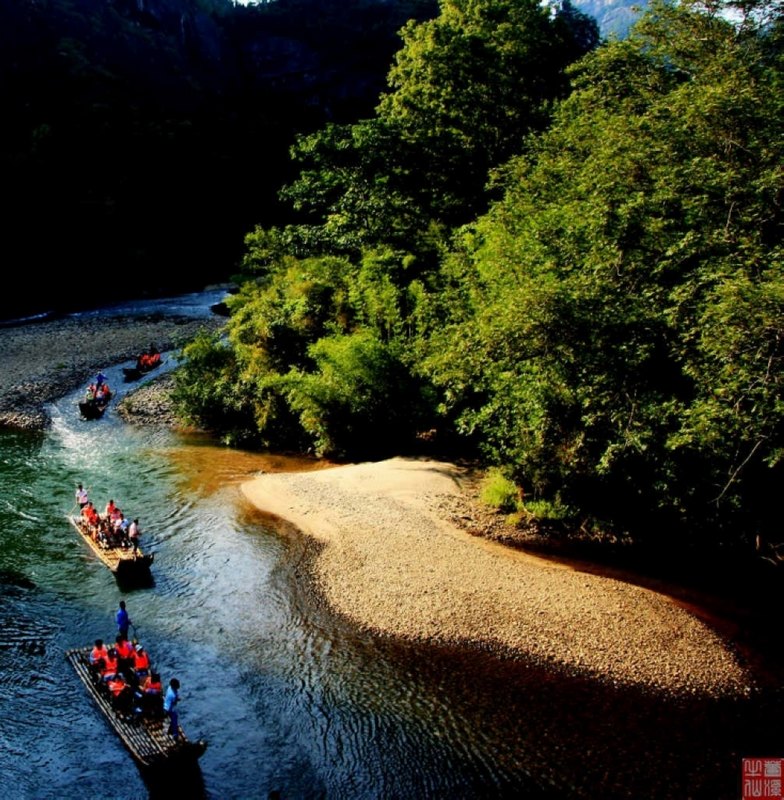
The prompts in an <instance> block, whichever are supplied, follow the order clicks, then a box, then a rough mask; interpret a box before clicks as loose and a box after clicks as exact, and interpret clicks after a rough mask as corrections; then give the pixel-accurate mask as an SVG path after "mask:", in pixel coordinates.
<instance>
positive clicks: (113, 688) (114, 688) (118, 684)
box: [107, 678, 127, 697]
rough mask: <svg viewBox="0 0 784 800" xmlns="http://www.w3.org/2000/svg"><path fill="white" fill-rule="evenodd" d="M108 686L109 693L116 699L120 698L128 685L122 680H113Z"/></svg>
mask: <svg viewBox="0 0 784 800" xmlns="http://www.w3.org/2000/svg"><path fill="white" fill-rule="evenodd" d="M107 685H108V686H109V691H110V692H111V693H112V694H113V695H114V696H115V697H119V696H120V693H121V692H122V690H123V689H124V688H125V687H126V685H127V684H126V683H125V681H124V680H121V679H120V678H112V679H111V680H110V681H109V683H108V684H107Z"/></svg>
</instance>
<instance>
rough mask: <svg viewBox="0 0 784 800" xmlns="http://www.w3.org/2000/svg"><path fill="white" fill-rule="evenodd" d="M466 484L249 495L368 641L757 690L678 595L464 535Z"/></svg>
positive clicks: (448, 476) (691, 685)
mask: <svg viewBox="0 0 784 800" xmlns="http://www.w3.org/2000/svg"><path fill="white" fill-rule="evenodd" d="M466 480H467V473H466V472H465V471H464V470H462V469H460V468H458V467H457V466H455V465H454V464H450V463H442V462H438V461H429V460H408V459H402V458H394V459H390V460H387V461H383V462H380V463H368V464H356V465H348V466H339V467H333V468H328V469H325V470H320V471H315V472H307V473H286V474H281V473H277V474H264V475H260V476H259V477H257V478H255V479H254V480H253V481H250V482H248V483H246V484H244V485H243V491H244V493H245V494H246V496H247V497H248V498H249V500H250V501H251V502H252V503H253V504H254V505H255V506H257V507H258V508H259V509H262V510H264V511H266V512H269V513H270V514H272V515H275V516H277V517H280V518H282V519H285V520H288V521H289V522H291V523H294V525H295V526H296V527H297V528H299V529H300V530H301V531H302V532H304V533H305V534H306V535H307V536H309V537H311V540H312V542H313V543H314V544H315V545H316V546H315V547H314V548H313V559H312V569H313V574H314V580H315V582H316V584H317V586H318V589H319V591H320V592H321V593H322V594H323V597H324V598H325V600H326V602H327V603H328V604H329V605H330V607H331V608H332V609H333V610H334V611H336V612H337V613H339V614H342V615H344V616H345V617H347V618H349V619H350V620H352V621H353V622H354V623H355V624H356V625H358V626H360V627H362V628H366V629H370V630H374V631H376V632H379V633H382V634H386V635H390V636H395V637H403V638H405V639H410V640H419V641H430V642H438V643H445V644H455V645H467V646H471V647H480V648H483V649H485V650H488V649H489V650H493V651H496V652H499V653H502V654H504V655H506V656H512V657H518V658H524V659H529V660H532V661H534V662H536V663H538V664H545V665H547V666H548V667H549V668H551V669H553V670H556V671H559V670H562V671H566V672H568V673H571V674H588V675H591V676H595V677H596V678H597V679H601V680H608V681H610V682H613V683H616V684H628V685H636V686H641V687H645V688H649V689H650V690H653V691H657V692H662V691H664V692H667V693H676V694H677V693H684V692H685V693H689V694H695V693H696V694H707V695H711V696H720V695H727V694H745V693H747V692H748V691H749V690H750V689H751V688H752V686H753V678H752V676H751V675H750V674H749V673H748V672H747V671H746V669H744V667H743V666H742V665H741V664H740V663H739V661H738V659H737V658H736V656H735V655H734V653H733V652H732V649H731V648H730V647H729V645H728V644H727V643H726V642H725V641H724V640H723V639H722V638H721V637H720V636H719V635H718V634H717V633H716V632H715V631H713V630H712V629H711V628H709V627H708V626H707V625H706V624H704V623H703V622H702V621H700V620H699V619H697V618H696V617H695V616H693V615H692V614H691V613H689V612H688V611H686V610H685V609H684V608H682V607H680V606H678V605H677V604H675V603H674V602H673V601H672V600H670V599H669V598H667V597H666V596H664V595H661V594H657V593H655V592H653V591H650V590H648V589H645V588H642V587H640V586H635V585H632V584H630V583H626V582H622V581H620V580H615V579H612V578H608V577H603V576H599V575H594V574H587V573H585V572H580V571H576V570H574V569H572V568H569V567H566V566H563V565H561V564H557V563H553V562H551V561H548V560H545V559H542V558H538V557H536V556H531V555H527V554H524V553H521V552H519V551H517V550H512V549H510V548H508V547H505V546H503V545H500V544H497V543H493V542H490V541H486V540H483V539H481V538H477V537H474V536H471V535H470V534H468V533H467V532H466V531H464V530H461V528H460V526H459V525H457V524H455V523H454V522H452V521H450V520H452V519H454V518H455V504H456V503H457V504H458V505H459V503H460V502H465V499H466Z"/></svg>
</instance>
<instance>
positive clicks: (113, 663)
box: [101, 653, 117, 675]
mask: <svg viewBox="0 0 784 800" xmlns="http://www.w3.org/2000/svg"><path fill="white" fill-rule="evenodd" d="M104 661H105V662H106V665H105V666H104V668H103V672H102V673H101V674H102V675H115V674H116V673H117V659H116V658H112V657H111V656H110V655H109V654H108V653H107V654H106V657H105V658H104Z"/></svg>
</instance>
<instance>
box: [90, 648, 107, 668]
mask: <svg viewBox="0 0 784 800" xmlns="http://www.w3.org/2000/svg"><path fill="white" fill-rule="evenodd" d="M101 658H102V659H103V660H104V661H108V660H109V651H108V650H107V649H106V645H104V646H103V647H93V649H92V650H91V651H90V663H91V664H97V663H98V660H99V659H101Z"/></svg>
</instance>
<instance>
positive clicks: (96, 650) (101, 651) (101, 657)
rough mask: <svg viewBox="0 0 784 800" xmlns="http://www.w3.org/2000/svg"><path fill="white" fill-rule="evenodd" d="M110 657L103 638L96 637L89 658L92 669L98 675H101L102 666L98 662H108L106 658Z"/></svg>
mask: <svg viewBox="0 0 784 800" xmlns="http://www.w3.org/2000/svg"><path fill="white" fill-rule="evenodd" d="M108 657H109V650H108V649H107V647H106V645H105V644H104V643H103V639H96V640H95V645H94V646H93V649H92V650H91V651H90V655H89V656H88V660H89V661H90V669H91V670H92V671H93V673H94V674H95V676H96V677H100V668H99V666H98V663H99V662H100V661H103V663H104V664H106V659H107V658H108Z"/></svg>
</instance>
